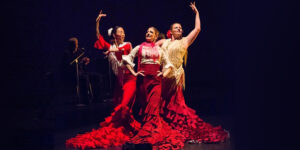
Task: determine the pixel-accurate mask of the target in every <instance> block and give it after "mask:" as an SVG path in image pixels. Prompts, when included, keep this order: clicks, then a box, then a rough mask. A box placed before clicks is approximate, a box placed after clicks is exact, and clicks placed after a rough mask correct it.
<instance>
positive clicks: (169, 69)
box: [162, 67, 172, 78]
mask: <svg viewBox="0 0 300 150" xmlns="http://www.w3.org/2000/svg"><path fill="white" fill-rule="evenodd" d="M171 70H172V68H171V67H169V68H168V69H167V70H165V71H164V72H163V75H162V76H163V78H165V77H166V76H167V75H168V74H169V73H170V72H171Z"/></svg>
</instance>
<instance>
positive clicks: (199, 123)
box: [156, 2, 229, 143]
mask: <svg viewBox="0 0 300 150" xmlns="http://www.w3.org/2000/svg"><path fill="white" fill-rule="evenodd" d="M190 7H191V8H192V10H193V11H194V13H195V14H196V16H195V28H194V29H193V30H192V31H191V32H190V33H189V34H188V35H187V36H186V37H182V31H183V30H182V27H181V24H180V23H173V24H172V25H171V27H170V30H169V36H171V37H170V38H169V39H162V40H160V41H158V42H157V43H156V44H157V45H161V48H162V49H163V50H164V52H165V53H166V54H167V55H168V58H169V60H170V62H171V63H172V65H173V66H174V69H173V70H172V71H171V72H170V73H169V74H168V76H167V77H166V78H164V79H163V81H162V82H163V83H162V86H163V99H164V101H165V104H164V108H163V113H162V114H163V117H164V119H165V120H166V121H167V122H168V123H169V125H170V126H172V127H173V129H176V130H178V131H180V133H181V134H182V135H184V136H185V138H186V141H188V142H189V143H217V142H223V141H224V140H226V139H227V138H229V133H228V132H227V131H226V130H224V129H222V128H221V127H220V126H217V127H213V126H212V125H210V124H209V123H206V122H204V121H203V120H202V119H201V118H199V117H198V116H197V115H196V113H195V110H193V109H191V108H189V107H188V106H187V105H186V104H185V99H184V96H183V92H182V90H183V89H184V86H185V76H184V69H183V67H182V65H183V62H184V61H183V60H184V57H185V63H186V58H187V53H188V51H187V49H188V47H189V46H190V45H191V44H192V43H193V42H194V40H195V39H196V37H197V36H198V34H199V32H200V30H201V23H200V17H199V12H198V10H197V7H196V5H195V2H194V3H191V4H190ZM166 65H168V64H166Z"/></svg>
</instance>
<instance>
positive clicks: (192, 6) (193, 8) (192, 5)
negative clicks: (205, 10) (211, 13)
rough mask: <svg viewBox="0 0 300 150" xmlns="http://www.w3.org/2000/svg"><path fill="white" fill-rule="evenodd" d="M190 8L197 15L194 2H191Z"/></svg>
mask: <svg viewBox="0 0 300 150" xmlns="http://www.w3.org/2000/svg"><path fill="white" fill-rule="evenodd" d="M190 7H191V8H192V10H193V11H194V13H195V14H197V13H199V12H198V9H197V7H196V4H195V2H193V3H192V2H191V3H190Z"/></svg>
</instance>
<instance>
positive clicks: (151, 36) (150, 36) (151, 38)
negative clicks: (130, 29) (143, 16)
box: [145, 27, 157, 42]
mask: <svg viewBox="0 0 300 150" xmlns="http://www.w3.org/2000/svg"><path fill="white" fill-rule="evenodd" d="M145 38H146V41H147V42H155V41H156V39H157V35H156V33H155V30H154V29H153V28H151V27H150V28H148V30H147V32H146V37H145Z"/></svg>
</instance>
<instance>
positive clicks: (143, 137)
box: [130, 115, 185, 150]
mask: <svg viewBox="0 0 300 150" xmlns="http://www.w3.org/2000/svg"><path fill="white" fill-rule="evenodd" d="M184 140H185V138H184V136H182V135H181V134H180V132H178V131H176V130H174V129H172V127H171V126H169V125H168V123H166V122H165V121H164V120H163V119H162V118H161V117H160V116H154V115H149V116H148V117H147V120H146V121H145V124H144V125H143V126H142V128H141V129H140V130H139V132H138V133H137V134H136V135H135V136H134V137H133V138H132V139H131V140H130V141H131V143H134V144H146V143H149V144H151V145H152V146H153V149H154V150H170V149H172V150H177V149H181V148H183V146H184Z"/></svg>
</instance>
